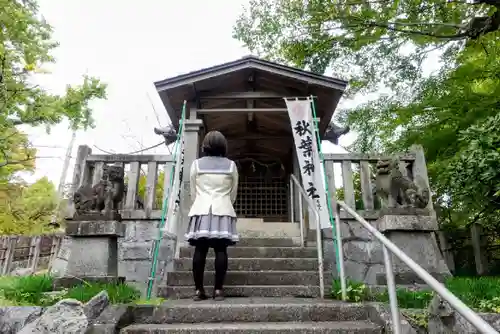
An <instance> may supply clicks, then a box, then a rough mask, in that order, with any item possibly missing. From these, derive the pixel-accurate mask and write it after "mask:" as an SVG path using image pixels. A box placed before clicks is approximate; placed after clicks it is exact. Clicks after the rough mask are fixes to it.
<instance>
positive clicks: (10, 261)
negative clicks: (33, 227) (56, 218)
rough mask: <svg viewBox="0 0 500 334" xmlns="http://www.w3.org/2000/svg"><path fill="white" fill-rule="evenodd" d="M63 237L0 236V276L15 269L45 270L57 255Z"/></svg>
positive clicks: (55, 235) (54, 235) (58, 235)
mask: <svg viewBox="0 0 500 334" xmlns="http://www.w3.org/2000/svg"><path fill="white" fill-rule="evenodd" d="M62 238H63V235H61V234H53V235H39V236H1V237H0V275H7V274H9V273H10V272H11V271H12V270H14V269H16V268H31V269H32V270H33V271H34V272H36V271H37V270H42V269H47V268H48V267H49V266H50V263H51V262H52V260H53V259H54V258H55V256H56V255H57V252H58V251H59V247H60V245H61V240H62Z"/></svg>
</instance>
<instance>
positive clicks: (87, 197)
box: [73, 165, 125, 216]
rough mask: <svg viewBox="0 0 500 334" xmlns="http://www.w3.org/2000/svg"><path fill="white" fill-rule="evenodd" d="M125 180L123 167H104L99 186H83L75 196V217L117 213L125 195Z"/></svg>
mask: <svg viewBox="0 0 500 334" xmlns="http://www.w3.org/2000/svg"><path fill="white" fill-rule="evenodd" d="M124 179H125V173H124V170H123V167H122V166H117V165H104V167H103V175H102V178H101V180H100V181H99V182H98V183H97V184H95V185H93V186H91V185H84V186H81V187H80V188H78V190H77V191H76V192H75V194H74V195H73V203H74V204H75V211H76V212H75V216H81V215H85V214H89V213H104V214H107V213H111V212H117V211H118V204H119V203H120V202H121V201H122V199H123V195H124V190H125V180H124ZM103 211H104V212H103Z"/></svg>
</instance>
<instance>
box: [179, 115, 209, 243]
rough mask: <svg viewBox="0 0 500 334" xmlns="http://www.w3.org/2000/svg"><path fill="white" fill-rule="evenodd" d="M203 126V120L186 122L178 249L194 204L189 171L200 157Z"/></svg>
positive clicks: (188, 120) (187, 120)
mask: <svg viewBox="0 0 500 334" xmlns="http://www.w3.org/2000/svg"><path fill="white" fill-rule="evenodd" d="M202 126H203V121H202V120H201V119H186V120H185V122H184V131H185V132H184V173H183V177H182V186H183V188H184V190H183V192H182V195H181V196H182V198H181V204H180V205H181V207H180V210H181V212H182V215H181V219H179V221H178V222H177V229H176V231H175V234H176V236H177V249H179V247H180V245H181V244H183V241H184V233H185V232H186V229H187V222H188V213H189V209H190V207H191V204H192V203H191V195H190V193H189V189H190V183H189V171H190V169H191V164H192V163H193V161H194V160H196V159H197V158H198V155H199V147H200V139H199V135H198V133H199V131H200V129H201V127H202Z"/></svg>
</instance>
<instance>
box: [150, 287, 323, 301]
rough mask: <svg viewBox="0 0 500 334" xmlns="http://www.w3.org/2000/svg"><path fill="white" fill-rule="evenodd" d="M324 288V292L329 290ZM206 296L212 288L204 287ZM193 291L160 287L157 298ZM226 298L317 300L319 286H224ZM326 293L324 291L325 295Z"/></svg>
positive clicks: (187, 294) (186, 295)
mask: <svg viewBox="0 0 500 334" xmlns="http://www.w3.org/2000/svg"><path fill="white" fill-rule="evenodd" d="M329 289H330V288H329V287H328V288H326V287H325V290H329ZM205 291H206V293H207V295H208V296H211V295H212V294H213V288H212V287H210V286H207V287H205ZM193 294H194V290H193V287H192V286H160V287H159V288H158V296H159V297H163V298H168V299H184V298H192V297H193ZM224 294H225V295H226V297H240V298H241V297H277V298H278V297H281V298H284V297H297V298H319V297H320V289H319V286H316V285H315V286H313V285H251V286H249V285H225V286H224ZM327 294H328V291H325V295H327Z"/></svg>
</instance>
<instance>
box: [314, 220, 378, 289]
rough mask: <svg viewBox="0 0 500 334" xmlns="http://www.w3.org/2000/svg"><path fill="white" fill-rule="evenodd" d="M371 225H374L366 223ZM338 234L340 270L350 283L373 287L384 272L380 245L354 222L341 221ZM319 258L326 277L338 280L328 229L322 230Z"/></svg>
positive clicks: (332, 243)
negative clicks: (340, 238) (341, 252)
mask: <svg viewBox="0 0 500 334" xmlns="http://www.w3.org/2000/svg"><path fill="white" fill-rule="evenodd" d="M370 223H371V224H372V225H374V224H376V222H375V221H371V222H370ZM340 230H341V235H342V241H343V252H344V270H345V274H346V277H347V278H348V279H350V280H353V281H358V282H365V283H367V284H376V275H377V274H378V273H379V272H380V271H383V270H384V258H383V254H382V246H381V244H380V242H378V241H376V240H374V238H373V236H372V235H371V234H370V232H368V230H367V229H365V228H364V227H363V226H362V225H361V224H360V223H358V222H357V221H355V220H342V221H341V222H340ZM322 238H323V257H324V260H325V273H326V274H327V277H329V278H330V277H338V272H337V260H336V257H335V251H334V242H333V234H332V229H331V228H326V229H322Z"/></svg>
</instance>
